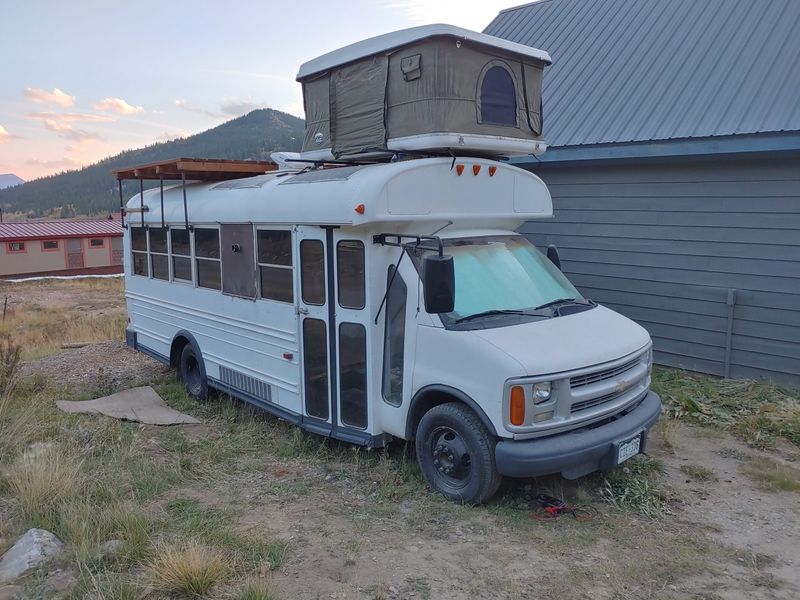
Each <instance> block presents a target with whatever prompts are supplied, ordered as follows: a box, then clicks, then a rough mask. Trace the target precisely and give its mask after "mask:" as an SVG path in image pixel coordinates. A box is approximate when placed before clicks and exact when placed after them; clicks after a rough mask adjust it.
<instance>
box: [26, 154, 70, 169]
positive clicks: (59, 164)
mask: <svg viewBox="0 0 800 600" xmlns="http://www.w3.org/2000/svg"><path fill="white" fill-rule="evenodd" d="M25 164H26V165H33V166H36V167H44V168H45V169H69V168H71V167H78V166H80V164H81V163H79V162H78V161H77V160H74V159H72V158H69V157H64V158H58V159H55V160H39V159H38V158H31V159H28V160H26V161H25Z"/></svg>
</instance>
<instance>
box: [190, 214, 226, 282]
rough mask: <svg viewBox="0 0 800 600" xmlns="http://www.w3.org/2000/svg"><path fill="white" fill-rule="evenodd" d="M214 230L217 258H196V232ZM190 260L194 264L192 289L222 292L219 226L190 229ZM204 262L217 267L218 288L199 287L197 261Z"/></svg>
mask: <svg viewBox="0 0 800 600" xmlns="http://www.w3.org/2000/svg"><path fill="white" fill-rule="evenodd" d="M199 229H200V230H206V229H209V230H214V231H216V232H217V252H218V254H219V257H217V258H213V257H206V256H198V254H197V231H198V230H199ZM191 244H192V258H193V260H194V262H193V263H192V274H193V275H194V287H196V288H203V289H204V290H217V291H218V292H222V239H221V233H220V228H219V225H217V224H214V225H203V226H202V227H199V226H196V225H195V226H194V227H193V228H192V240H191ZM201 260H202V261H206V262H215V263H217V265H219V287H209V286H207V285H200V264H199V261H201Z"/></svg>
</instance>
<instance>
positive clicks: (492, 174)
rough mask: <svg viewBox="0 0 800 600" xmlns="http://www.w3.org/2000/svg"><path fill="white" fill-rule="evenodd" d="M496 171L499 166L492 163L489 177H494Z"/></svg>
mask: <svg viewBox="0 0 800 600" xmlns="http://www.w3.org/2000/svg"><path fill="white" fill-rule="evenodd" d="M495 173H497V167H495V166H494V165H492V166H491V167H489V177H494V174H495Z"/></svg>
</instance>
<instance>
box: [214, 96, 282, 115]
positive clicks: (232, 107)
mask: <svg viewBox="0 0 800 600" xmlns="http://www.w3.org/2000/svg"><path fill="white" fill-rule="evenodd" d="M259 108H270V106H269V104H267V103H266V102H259V101H257V100H253V99H252V98H244V99H243V98H227V99H225V100H223V101H222V103H221V104H220V105H219V109H220V110H221V111H222V112H223V113H225V114H226V115H230V116H231V117H241V116H242V115H245V114H247V113H249V112H251V111H254V110H257V109H259Z"/></svg>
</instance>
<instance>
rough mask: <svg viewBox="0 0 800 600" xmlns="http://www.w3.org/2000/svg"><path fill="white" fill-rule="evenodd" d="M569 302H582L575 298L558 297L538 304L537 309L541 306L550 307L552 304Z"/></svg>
mask: <svg viewBox="0 0 800 600" xmlns="http://www.w3.org/2000/svg"><path fill="white" fill-rule="evenodd" d="M568 302H575V303H576V304H582V302H578V301H577V300H575V298H558V299H557V300H551V301H550V302H545V303H544V304H542V305H540V306H537V307H536V310H539V309H540V308H549V307H551V306H555V305H556V304H567V303H568Z"/></svg>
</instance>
